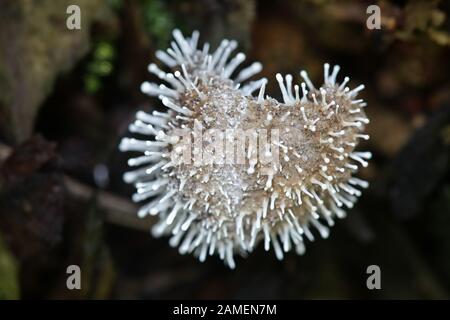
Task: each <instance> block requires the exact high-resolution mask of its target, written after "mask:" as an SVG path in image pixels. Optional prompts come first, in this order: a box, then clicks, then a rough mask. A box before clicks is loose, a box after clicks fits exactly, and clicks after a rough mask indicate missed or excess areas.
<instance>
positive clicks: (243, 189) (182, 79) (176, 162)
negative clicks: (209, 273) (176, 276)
mask: <svg viewBox="0 0 450 320" xmlns="http://www.w3.org/2000/svg"><path fill="white" fill-rule="evenodd" d="M173 36H174V39H175V41H173V42H172V43H171V47H170V48H169V49H168V50H167V51H166V52H163V51H157V52H156V56H157V58H159V60H161V61H162V63H163V64H165V65H166V66H167V68H168V69H171V71H172V72H173V73H170V72H165V71H163V70H161V69H160V68H158V67H157V66H156V65H155V64H150V65H149V71H150V72H151V73H152V74H154V75H156V76H157V77H159V79H161V80H162V81H163V82H164V84H160V85H157V84H155V83H149V82H145V83H143V84H142V86H141V90H142V91H143V92H144V93H146V94H148V95H151V96H157V97H158V98H159V99H160V100H161V101H162V103H163V104H164V105H165V106H166V107H167V111H165V112H158V111H154V112H153V113H152V114H148V113H145V112H143V111H139V112H137V114H136V120H135V121H134V123H132V124H131V125H130V127H129V130H130V131H131V132H132V133H134V134H136V137H135V138H124V139H123V140H122V141H121V143H120V149H121V150H122V151H136V152H140V153H142V154H141V155H139V156H138V157H136V158H131V159H129V161H128V164H129V166H132V167H135V166H137V167H139V168H137V169H135V170H132V171H129V172H126V173H125V174H124V180H125V181H126V182H128V183H133V184H134V185H135V187H136V189H137V191H136V193H135V194H134V195H133V200H134V201H146V204H144V205H143V206H142V207H141V208H140V210H139V211H138V215H139V217H145V216H147V215H152V216H158V217H159V221H158V222H157V223H156V224H155V225H154V227H153V228H152V233H153V234H154V235H155V236H160V235H163V234H168V235H170V236H171V238H170V245H171V246H174V247H175V246H177V247H178V248H179V252H180V253H181V254H185V253H191V252H192V253H194V254H195V255H196V256H197V257H198V258H199V259H200V261H204V260H205V258H206V256H207V255H213V254H218V255H219V256H220V258H221V259H222V260H224V261H225V263H226V264H227V265H228V266H229V267H231V268H234V267H235V262H234V255H235V254H237V253H238V254H241V255H245V254H247V253H249V252H251V251H252V250H253V249H254V248H255V246H256V245H257V244H258V243H259V242H263V243H264V248H265V250H269V249H270V248H273V249H274V252H275V255H276V257H277V258H278V259H282V258H283V255H284V252H288V251H290V250H292V249H295V251H296V252H297V253H299V254H302V253H303V252H304V250H305V248H304V244H303V240H304V239H305V238H306V239H309V240H311V241H312V240H314V233H315V231H314V229H315V230H317V231H318V233H319V234H320V235H321V236H322V237H324V238H326V237H327V236H328V233H329V231H328V230H329V229H328V226H332V225H333V224H334V222H333V221H334V219H335V217H338V218H343V217H344V216H345V211H344V208H345V207H347V208H351V207H352V206H353V204H354V203H355V201H356V200H357V197H358V196H360V195H361V191H360V189H361V188H367V186H368V183H367V182H366V181H363V180H361V179H358V178H356V177H354V176H353V175H354V174H355V173H356V172H357V171H358V168H359V167H360V166H363V167H365V166H367V160H368V159H370V157H371V154H370V152H359V151H355V148H356V146H357V145H358V143H359V141H360V140H361V139H363V140H367V139H368V138H369V137H368V135H366V134H365V133H364V127H365V125H366V124H367V123H368V122H369V120H368V119H367V117H366V115H365V113H364V110H363V109H364V107H365V106H366V103H365V102H364V101H363V100H362V99H357V98H356V96H357V95H358V93H359V91H361V90H362V89H363V88H364V86H363V85H360V86H358V87H356V88H354V89H349V87H347V84H348V82H349V78H347V77H346V78H344V80H343V81H342V82H341V83H339V82H338V81H337V75H338V72H339V66H334V67H333V68H332V69H330V66H329V65H328V64H325V65H324V84H323V85H322V86H321V87H319V88H316V87H315V86H314V85H313V83H312V82H311V80H310V79H309V77H308V75H307V73H306V72H304V71H302V72H300V76H301V78H302V79H303V81H304V82H302V83H301V84H300V86H299V85H294V84H293V77H292V75H289V74H288V75H286V76H285V77H283V76H281V75H280V74H277V75H276V80H277V81H278V83H279V86H280V89H281V94H282V97H283V99H282V100H283V101H277V100H276V99H273V98H271V97H268V96H266V95H265V86H266V83H267V80H266V79H265V78H263V79H260V80H255V81H249V79H250V78H252V77H253V76H255V75H256V74H257V73H259V72H260V70H261V68H262V66H261V64H260V63H258V62H255V63H253V64H251V65H250V66H248V67H246V68H240V71H239V72H238V71H237V70H238V67H239V65H240V64H241V63H242V62H243V61H244V60H245V55H244V54H243V53H238V54H237V55H236V56H234V57H232V58H231V57H230V56H231V53H232V51H233V50H235V49H236V47H237V43H236V42H235V41H229V40H223V41H222V42H221V44H220V46H219V47H218V48H217V49H216V50H215V51H214V52H212V53H209V44H208V43H206V44H205V45H204V46H203V48H202V49H198V48H197V43H198V39H199V33H198V32H197V31H194V32H193V34H192V36H191V37H190V38H184V37H183V35H182V34H181V32H180V31H179V30H174V32H173ZM254 92H256V94H255V95H253V93H254ZM181 132H183V134H181ZM207 132H209V134H207ZM211 132H214V134H211ZM202 133H203V137H202V138H201V139H199V136H200V135H202ZM229 133H235V134H234V135H233V134H232V135H231V136H230V135H229ZM236 133H237V134H236ZM263 133H264V134H265V135H266V136H265V138H266V140H270V143H269V144H266V145H264V148H262V141H263V140H264V139H262V138H261V137H262V135H263ZM242 135H244V143H241V144H240V149H239V148H237V149H236V150H235V152H234V151H233V152H232V153H231V161H230V159H229V157H227V158H226V159H225V158H223V157H222V159H218V158H217V155H218V154H220V153H218V152H216V153H215V151H217V148H216V149H212V148H211V146H212V145H214V146H216V147H217V145H219V146H223V148H225V146H228V143H229V142H230V141H231V142H233V141H234V142H235V141H237V140H238V139H239V138H241V139H242ZM246 137H247V138H248V139H249V141H247V142H248V143H247V142H245V138H246ZM252 137H253V138H255V140H256V141H257V144H256V145H255V144H252V143H250V140H251V139H252ZM220 139H223V141H222V142H223V143H222V144H217V141H218V140H220ZM233 139H234V140H233ZM236 139H237V140H236ZM232 140H233V141H232ZM255 140H253V141H255ZM240 141H242V140H240ZM255 146H256V147H255ZM238 149H239V150H238ZM233 150H234V149H233ZM261 150H262V151H261ZM213 151H214V152H213ZM225 153H227V156H229V155H230V153H229V150H228V149H226V152H225ZM239 155H243V157H242V158H243V159H244V160H245V161H236V158H238V157H239ZM233 156H235V157H233ZM180 159H181V160H182V161H180ZM199 159H200V160H199ZM216 160H219V161H216ZM241 160H242V159H241ZM263 160H264V161H263Z"/></svg>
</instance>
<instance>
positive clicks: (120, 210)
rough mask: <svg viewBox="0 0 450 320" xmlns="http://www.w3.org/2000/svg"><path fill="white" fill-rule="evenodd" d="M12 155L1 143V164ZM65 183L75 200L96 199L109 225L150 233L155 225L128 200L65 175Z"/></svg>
mask: <svg viewBox="0 0 450 320" xmlns="http://www.w3.org/2000/svg"><path fill="white" fill-rule="evenodd" d="M11 153H12V149H11V148H10V147H9V146H7V145H4V144H2V143H0V163H1V162H3V161H4V160H5V159H6V158H8V157H9V155H11ZM64 183H65V185H66V188H67V191H68V193H69V194H70V195H71V196H73V197H74V198H77V199H80V200H83V201H88V200H91V199H93V198H95V200H96V204H97V207H98V208H99V209H100V210H102V211H104V212H105V220H106V221H107V222H109V223H112V224H115V225H119V226H124V227H128V228H133V229H136V230H142V231H148V230H149V229H150V227H151V226H152V225H153V223H154V219H152V218H147V219H139V218H138V217H137V215H136V212H137V206H136V205H135V204H134V203H132V202H131V201H128V200H127V199H124V198H122V197H120V196H117V195H115V194H113V193H110V192H106V191H103V190H99V189H95V188H92V187H90V186H88V185H86V184H83V183H81V182H79V181H77V180H75V179H73V178H71V177H69V176H67V175H64Z"/></svg>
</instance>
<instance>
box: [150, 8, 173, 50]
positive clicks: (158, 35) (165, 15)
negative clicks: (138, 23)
mask: <svg viewBox="0 0 450 320" xmlns="http://www.w3.org/2000/svg"><path fill="white" fill-rule="evenodd" d="M141 6H142V11H143V19H144V28H145V31H146V32H147V33H148V34H150V35H151V36H152V38H153V40H154V42H155V44H156V46H157V47H158V48H160V49H162V48H166V47H167V44H168V43H169V40H170V38H171V31H172V30H173V29H174V28H175V27H176V24H175V20H174V17H173V14H172V12H171V11H170V10H169V9H168V8H167V6H166V4H165V3H164V2H163V1H161V0H141Z"/></svg>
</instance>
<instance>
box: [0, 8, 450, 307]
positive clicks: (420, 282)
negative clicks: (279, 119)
mask: <svg viewBox="0 0 450 320" xmlns="http://www.w3.org/2000/svg"><path fill="white" fill-rule="evenodd" d="M71 4H77V5H78V6H79V7H80V8H81V25H82V28H81V30H68V29H67V27H66V19H67V17H68V15H67V14H66V9H67V7H68V6H69V5H71ZM371 4H377V5H378V6H379V7H380V8H381V29H379V30H369V29H367V27H366V20H367V18H368V16H369V15H368V14H367V13H366V9H367V7H368V6H369V5H371ZM449 14H450V2H449V1H445V0H442V1H439V0H431V1H430V0H422V1H419V0H404V1H401V0H398V1H394V0H390V1H387V0H386V1H381V0H378V1H377V0H371V1H360V0H346V1H332V0H303V1H294V0H285V1H263V0H199V1H188V0H165V1H163V0H109V1H107V0H58V1H54V0H40V1H38V0H0V299H17V298H44V299H104V298H114V299H159V298H209V299H213V298H220V299H229V298H230V299H238V298H255V299H257V298H273V299H279V298H280V299H282V298H284V299H299V298H312V299H315V298H331V299H353V298H369V299H391V298H397V299H410V298H424V299H442V298H446V299H448V298H450V179H449V178H450V50H449V46H450V20H449ZM175 27H177V28H180V29H181V30H182V31H183V32H184V33H185V34H190V33H191V32H192V30H194V29H198V30H199V31H200V32H201V42H204V41H209V42H211V44H212V45H213V46H215V45H217V44H218V43H219V42H220V40H221V39H222V38H228V39H236V40H238V41H239V43H240V47H239V50H241V51H243V52H245V53H247V56H248V58H249V61H253V60H258V61H261V62H262V63H263V65H264V70H263V76H265V77H267V78H268V79H269V81H270V86H269V87H268V93H269V94H270V95H271V96H273V97H277V98H279V95H280V94H279V92H278V89H277V88H276V81H275V74H276V73H277V72H281V73H292V74H294V75H295V76H296V79H297V80H299V76H298V72H299V70H301V69H306V70H308V72H309V74H310V76H311V77H312V78H313V79H314V80H315V81H316V82H320V81H322V66H323V63H324V62H329V63H331V64H339V65H341V68H342V73H343V74H341V76H344V75H348V76H350V78H351V79H352V85H353V86H354V85H357V84H360V83H363V84H365V86H366V90H364V92H363V94H362V97H363V98H364V99H366V100H367V102H368V107H367V108H366V111H367V114H368V116H369V118H370V119H371V123H370V125H369V126H368V132H369V134H370V135H371V140H370V141H368V142H367V143H365V145H363V146H362V149H368V150H370V151H372V153H373V154H374V159H373V160H372V161H371V164H370V166H369V167H368V168H367V169H365V170H363V171H362V172H361V176H362V177H363V178H364V179H367V180H369V181H370V182H371V187H370V188H369V189H368V190H366V192H364V193H363V196H362V198H361V199H360V201H359V202H358V204H357V205H356V207H355V208H354V209H352V210H350V211H349V215H348V217H347V218H346V219H344V220H341V221H338V223H337V224H336V226H335V227H334V228H333V230H332V233H331V236H330V238H329V239H327V240H322V239H318V240H316V241H315V242H313V243H307V249H306V254H305V255H304V256H301V257H300V256H297V255H295V254H294V253H291V254H288V255H287V257H286V258H285V260H284V261H281V262H280V261H277V260H276V258H275V256H274V254H273V252H269V253H266V252H265V251H264V250H263V249H262V248H261V247H259V248H258V249H257V250H256V252H255V253H254V254H252V255H250V256H249V257H248V258H247V259H242V258H238V259H237V269H236V270H234V271H231V270H229V269H228V268H226V267H225V266H223V264H222V263H221V262H220V261H219V259H217V258H215V257H212V258H209V259H207V261H206V262H205V263H200V262H198V261H197V260H196V259H195V258H193V257H192V256H191V255H188V256H181V255H179V254H178V252H177V250H176V249H172V248H170V247H169V245H168V241H167V238H162V239H154V238H153V237H152V236H151V235H150V233H149V228H150V226H151V224H152V220H151V219H149V220H138V219H137V218H135V210H136V206H135V205H134V204H132V203H131V202H130V201H129V197H130V195H131V194H132V192H133V190H132V188H131V187H130V186H127V185H125V184H124V183H123V182H122V179H121V175H122V172H123V171H124V170H125V169H126V157H127V156H126V155H124V154H121V153H120V152H118V150H117V145H118V142H119V141H120V138H121V137H122V136H123V135H125V133H126V130H127V125H128V123H129V122H130V121H131V120H132V119H133V117H134V114H135V112H136V111H137V110H139V109H143V110H147V111H149V110H152V109H153V108H160V103H159V102H158V101H157V100H154V99H150V98H148V97H146V96H144V95H143V94H141V93H140V91H139V87H140V84H141V82H142V81H144V80H149V79H153V80H156V79H154V78H152V77H151V76H150V75H149V74H148V73H147V65H148V63H150V62H152V61H154V60H155V57H154V52H155V50H157V49H165V48H166V47H167V45H168V43H169V41H170V39H171V31H172V29H173V28H175ZM73 264H75V265H79V266H80V267H81V270H82V289H81V290H72V291H70V290H68V289H67V288H66V279H67V276H68V275H67V274H66V268H67V266H69V265H73ZM373 264H375V265H378V266H380V268H381V287H382V289H381V290H368V289H367V287H366V279H367V277H368V276H369V275H368V274H367V273H366V269H367V267H368V266H369V265H373Z"/></svg>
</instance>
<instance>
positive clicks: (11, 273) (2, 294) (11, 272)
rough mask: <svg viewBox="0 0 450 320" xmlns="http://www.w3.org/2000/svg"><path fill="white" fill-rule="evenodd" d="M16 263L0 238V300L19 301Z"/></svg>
mask: <svg viewBox="0 0 450 320" xmlns="http://www.w3.org/2000/svg"><path fill="white" fill-rule="evenodd" d="M19 291H20V290H19V281H18V270H17V263H16V261H15V260H14V257H13V256H12V255H11V253H10V252H9V251H8V248H7V247H6V245H5V244H4V243H3V241H2V238H1V236H0V300H6V299H8V300H9V299H19V297H20V293H19Z"/></svg>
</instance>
